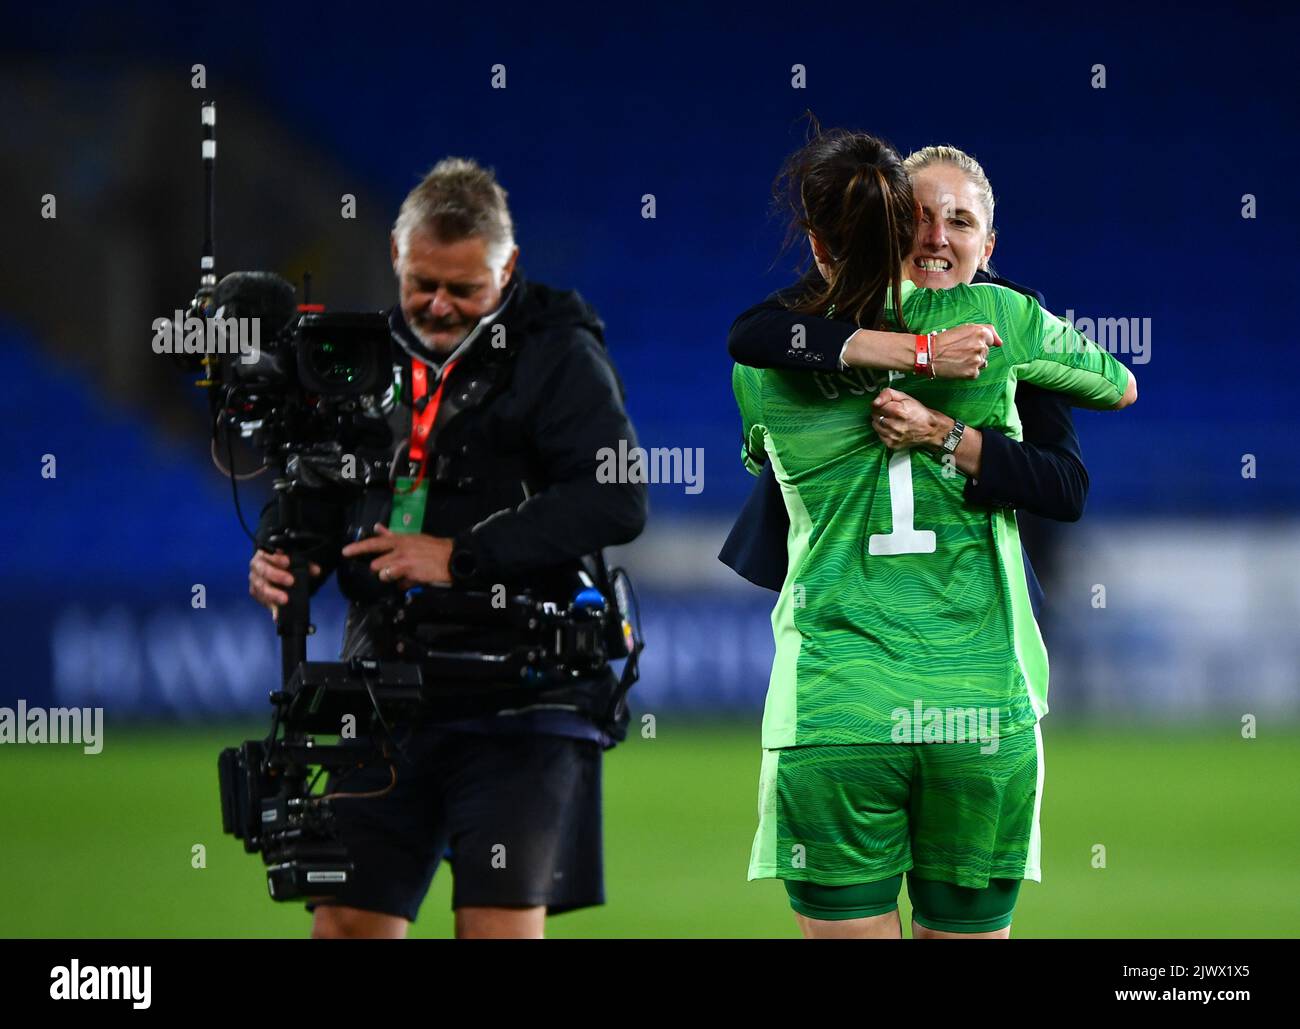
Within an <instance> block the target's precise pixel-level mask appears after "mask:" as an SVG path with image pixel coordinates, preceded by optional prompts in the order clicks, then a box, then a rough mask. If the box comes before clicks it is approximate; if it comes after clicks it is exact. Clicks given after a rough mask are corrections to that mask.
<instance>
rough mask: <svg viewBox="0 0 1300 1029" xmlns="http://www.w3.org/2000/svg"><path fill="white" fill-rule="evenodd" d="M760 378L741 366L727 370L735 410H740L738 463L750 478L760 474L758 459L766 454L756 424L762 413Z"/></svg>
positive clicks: (751, 370)
mask: <svg viewBox="0 0 1300 1029" xmlns="http://www.w3.org/2000/svg"><path fill="white" fill-rule="evenodd" d="M761 376H762V372H760V371H758V370H757V369H754V368H747V367H745V366H744V365H739V364H738V365H736V366H735V367H734V368H732V370H731V389H732V392H733V393H735V395H736V406H737V407H738V408H740V425H741V444H740V461H741V464H743V465H744V466H745V470H746V471H747V472H749V474H750V475H758V474H759V473H761V472H762V470H763V461H762V460H760V455H765V454H766V451H767V447H766V445H765V442H764V437H763V427H762V426H761V425H760V424H758V422H759V421H760V414H761V411H762V403H761V401H762V389H763V384H762V379H761Z"/></svg>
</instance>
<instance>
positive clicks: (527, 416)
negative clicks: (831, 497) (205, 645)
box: [249, 158, 646, 938]
mask: <svg viewBox="0 0 1300 1029" xmlns="http://www.w3.org/2000/svg"><path fill="white" fill-rule="evenodd" d="M391 243H392V261H393V270H394V272H395V273H396V276H397V281H398V286H399V290H400V304H399V306H398V307H397V308H396V309H394V310H393V311H392V312H391V314H390V326H391V328H392V330H393V331H392V335H393V364H394V378H395V385H394V389H393V391H392V393H391V394H389V395H387V396H386V397H385V398H384V418H385V419H386V421H387V422H388V425H389V426H390V427H391V440H390V441H389V442H390V443H391V445H390V446H388V447H387V448H383V447H379V448H377V450H378V451H379V453H380V454H382V455H384V456H385V457H386V458H387V459H388V460H389V461H390V462H391V464H392V468H393V475H392V476H391V477H390V478H391V480H392V481H390V482H388V483H387V485H385V486H383V487H382V488H379V489H370V490H367V492H366V493H365V495H364V496H363V498H362V499H361V500H360V501H353V502H351V503H349V504H347V505H346V506H342V505H340V506H339V507H337V508H336V507H335V506H334V505H331V504H330V503H328V502H326V501H325V500H320V501H319V502H316V503H313V502H312V501H307V502H305V503H304V508H305V509H307V510H305V511H304V514H305V516H307V517H308V518H309V519H310V520H311V521H312V522H313V526H312V527H313V528H316V529H318V530H323V531H324V532H325V534H326V535H327V536H328V537H329V538H330V539H331V543H330V545H329V546H328V547H322V548H319V549H318V550H317V551H316V552H314V553H312V554H311V555H309V556H310V557H311V564H310V565H309V567H310V571H311V574H312V579H313V582H312V588H313V590H314V589H315V588H317V587H319V585H320V582H321V581H323V579H324V578H325V577H326V576H328V575H329V573H330V572H331V571H337V573H338V579H339V584H340V588H341V590H342V591H343V593H344V595H345V596H347V597H348V599H349V601H350V602H351V604H350V607H349V612H348V624H347V629H346V632H345V639H344V643H343V657H344V658H345V659H346V658H349V657H353V656H377V657H381V658H384V659H387V660H394V659H396V660H401V657H400V655H397V654H394V653H392V652H391V648H390V647H389V646H388V645H387V644H386V643H385V642H384V641H385V632H384V630H385V628H386V626H385V624H384V622H385V618H386V615H387V614H388V613H390V612H391V610H392V609H391V607H386V606H385V604H384V601H385V598H388V599H389V600H391V599H392V598H394V597H400V595H401V593H402V592H403V591H405V590H407V589H410V588H412V587H416V586H423V587H426V588H440V587H441V588H446V587H448V586H450V587H451V588H452V589H475V590H480V591H485V590H493V589H496V590H498V591H500V589H501V587H505V590H506V591H507V592H508V593H509V594H510V595H514V594H515V593H516V592H518V591H519V590H522V589H527V590H529V591H530V592H531V593H532V594H533V595H534V596H537V597H539V598H541V599H553V600H555V601H556V602H557V604H560V605H561V606H563V605H566V604H567V603H568V601H569V600H571V599H572V597H573V593H574V582H575V581H576V573H577V570H578V569H579V568H580V567H581V565H580V559H581V558H582V557H583V556H584V555H592V554H595V553H597V552H599V551H600V549H601V548H602V547H607V546H611V545H615V544H621V543H628V542H630V541H631V540H633V539H635V538H636V537H637V536H638V535H639V534H640V532H641V529H642V527H643V526H644V523H645V518H646V490H645V486H644V485H639V484H618V483H598V482H597V478H596V468H597V464H598V457H597V455H598V452H599V451H600V450H601V449H602V448H603V447H612V448H615V449H617V447H618V441H619V440H620V439H623V440H627V441H628V446H633V445H635V435H634V432H633V429H632V426H631V424H630V423H629V421H628V418H627V414H626V413H625V411H624V409H623V390H622V385H621V383H620V381H619V378H618V375H617V373H616V372H615V370H614V368H613V366H612V364H611V362H610V360H609V357H608V356H607V354H606V353H605V347H604V341H603V326H602V324H601V322H600V319H599V318H598V317H597V315H596V313H595V312H594V311H593V310H592V309H591V308H590V307H589V306H587V304H586V303H585V302H584V301H583V300H582V299H581V298H580V297H579V296H578V294H577V293H575V292H560V291H557V290H553V289H550V288H548V287H546V286H542V285H539V284H537V283H533V282H529V281H527V280H526V279H525V278H524V277H523V275H522V274H521V273H520V272H518V271H517V270H516V260H517V258H518V255H519V248H518V247H517V246H516V245H515V242H514V232H513V226H512V222H511V217H510V212H509V209H508V207H507V205H506V193H505V191H504V190H503V189H502V188H501V187H500V185H498V184H497V182H496V180H495V178H494V176H493V174H492V173H491V172H490V171H488V170H485V169H483V168H481V167H479V166H478V165H477V164H475V163H474V162H472V161H467V160H462V159H459V158H448V159H446V160H443V161H441V162H439V163H438V164H437V165H436V166H435V167H434V168H433V170H432V171H430V172H429V174H428V175H427V176H426V177H425V179H424V180H423V181H422V182H421V183H420V184H419V185H418V186H417V187H416V188H415V189H414V190H412V191H411V193H410V194H409V195H408V196H407V198H406V200H405V201H404V202H403V204H402V207H401V211H400V213H399V215H398V217H397V221H396V223H395V225H394V227H393V232H392V240H391ZM413 396H414V397H415V398H416V399H415V403H414V404H413V402H412V398H413ZM413 420H414V421H413ZM413 426H414V427H413ZM422 426H423V428H422ZM413 432H414V434H415V438H416V439H417V441H418V440H419V439H423V440H424V446H423V451H424V453H423V455H422V456H421V454H420V452H419V451H420V448H419V447H416V448H411V447H410V442H409V441H410V439H411V438H412V433H413ZM273 521H274V507H273V506H268V508H267V511H266V512H264V515H263V522H262V526H261V528H260V530H259V534H258V542H259V549H258V551H257V552H256V553H255V554H254V555H253V559H252V562H251V563H250V566H249V592H250V593H251V594H252V596H253V597H254V598H255V599H256V600H257V601H258V602H259V603H261V604H263V605H265V606H266V607H268V608H270V610H271V612H272V615H273V617H274V616H275V615H276V613H277V609H278V607H279V606H280V605H284V604H287V603H288V595H287V594H286V592H285V587H287V586H290V585H291V584H292V582H293V579H292V577H291V575H290V573H289V571H288V568H289V558H288V557H287V556H286V555H285V554H283V553H282V552H276V553H272V552H270V551H269V550H268V549H266V545H267V540H268V538H269V536H270V534H271V532H272V531H273V530H274V528H275V526H274V524H273ZM610 599H611V600H612V598H610ZM421 629H422V630H427V632H428V633H430V634H431V636H430V638H431V639H433V640H435V641H436V645H437V646H438V647H439V648H441V649H456V648H459V649H461V650H473V649H489V648H488V647H486V646H484V645H483V644H484V642H485V641H484V639H483V632H482V630H479V632H478V633H477V635H476V634H474V633H473V632H469V631H468V630H464V629H460V630H456V629H454V628H449V627H440V626H437V625H430V626H422V627H421ZM498 635H500V634H498ZM498 642H500V641H499V640H498ZM453 685H454V684H453ZM616 688H617V683H616V682H615V679H614V676H613V673H612V672H611V671H610V670H609V667H608V665H606V666H605V669H604V673H603V674H601V675H596V676H593V677H591V678H590V679H586V680H582V681H580V682H578V683H577V684H576V685H569V686H565V687H563V688H562V689H560V690H558V691H556V690H552V691H549V692H547V691H539V690H538V689H537V688H533V689H532V690H531V691H528V690H524V689H521V688H519V687H518V685H517V684H516V685H515V687H514V688H513V689H495V688H493V687H490V686H485V687H483V689H482V692H481V700H479V701H476V702H475V705H476V706H472V707H464V706H462V707H460V708H456V709H454V716H452V717H449V716H447V715H445V714H444V716H443V717H441V718H438V719H434V720H432V721H431V722H430V723H429V724H424V723H421V724H420V725H414V726H412V725H407V726H394V727H393V728H394V735H395V736H396V738H397V740H398V742H400V743H401V744H402V751H403V752H404V753H403V754H402V755H393V756H392V759H393V766H392V768H391V769H390V767H389V766H388V765H386V764H384V763H383V762H380V763H379V764H377V765H374V766H371V767H368V768H365V769H362V770H361V771H359V772H352V773H349V774H347V775H345V776H338V777H333V776H332V777H331V779H330V784H329V786H328V787H327V791H328V792H334V789H335V785H336V778H337V785H338V786H339V788H340V789H341V790H343V791H345V792H346V793H348V794H353V795H355V794H360V793H372V792H373V793H377V794H380V795H379V796H372V797H367V798H349V799H338V800H335V801H334V802H333V804H334V810H335V812H336V817H337V824H338V827H339V831H340V838H341V839H342V841H343V842H344V843H345V844H346V846H347V848H348V852H349V856H350V857H351V859H352V861H353V862H354V864H355V874H354V876H353V878H352V881H351V882H350V883H349V885H348V886H347V888H346V891H345V892H344V893H343V894H342V895H340V896H338V897H337V898H329V899H325V898H321V899H319V900H317V901H315V902H313V903H309V904H308V909H309V910H312V911H313V912H314V922H313V926H312V935H313V937H317V938H331V937H390V938H401V937H404V936H405V935H406V932H407V930H408V928H409V926H410V923H411V922H412V921H414V919H415V917H416V913H417V911H418V909H419V906H420V903H421V902H422V900H423V899H424V896H425V894H426V893H427V891H428V888H429V884H430V882H431V881H432V878H433V874H434V872H435V870H436V868H437V866H438V863H439V860H440V859H441V857H442V856H443V855H444V853H445V852H447V850H448V848H450V852H451V863H452V867H453V873H454V895H453V900H452V906H453V908H454V909H455V912H456V935H457V936H458V937H462V938H470V937H541V936H542V935H543V925H544V918H545V915H546V914H547V913H548V911H549V912H551V913H557V912H560V911H566V910H572V909H574V908H579V907H584V906H588V905H593V904H601V903H603V902H604V877H603V859H602V850H601V845H602V844H601V788H600V783H601V756H602V751H603V750H604V749H606V748H608V747H610V746H613V744H614V742H615V741H616V740H618V739H622V738H623V735H624V732H625V730H626V724H627V710H626V707H625V706H624V705H622V704H620V705H618V709H617V716H616V717H615V718H613V719H609V718H604V719H602V718H601V717H599V716H598V715H597V714H596V712H599V711H602V710H607V709H608V706H609V704H610V701H611V698H613V697H614V696H615V690H616ZM448 710H453V709H448ZM407 757H409V761H408V760H406V758H407ZM393 772H395V775H396V782H395V784H393V785H392V786H391V789H390V788H389V787H390V783H391V779H392V775H393Z"/></svg>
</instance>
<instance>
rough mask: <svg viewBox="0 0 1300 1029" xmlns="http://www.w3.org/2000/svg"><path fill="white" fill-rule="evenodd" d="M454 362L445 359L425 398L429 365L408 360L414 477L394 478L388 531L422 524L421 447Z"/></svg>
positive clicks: (426, 492) (426, 457)
mask: <svg viewBox="0 0 1300 1029" xmlns="http://www.w3.org/2000/svg"><path fill="white" fill-rule="evenodd" d="M459 360H460V359H459V358H457V359H456V361H459ZM456 361H449V362H447V364H446V365H445V366H444V367H443V369H442V374H441V375H440V376H439V377H438V385H437V387H435V389H434V391H433V395H432V396H428V397H427V399H426V396H427V394H428V392H429V368H428V366H427V365H426V364H425V363H424V362H423V361H417V360H415V358H412V359H411V442H410V445H409V448H408V453H409V461H410V465H411V468H412V470H413V471H414V472H415V477H414V478H412V477H411V476H409V475H403V476H399V477H398V479H397V484H396V486H395V487H394V489H393V513H392V515H391V516H390V517H389V521H388V528H389V529H390V530H391V531H392V532H419V531H420V529H421V528H423V526H424V505H425V502H426V501H427V500H428V496H429V484H428V483H427V482H426V481H425V479H424V470H425V467H426V466H427V465H428V462H429V455H428V452H427V450H426V449H425V448H426V447H427V446H428V443H429V433H430V432H432V431H433V425H434V422H436V421H437V419H438V408H439V407H441V406H442V391H443V389H444V388H445V387H446V385H447V380H448V379H449V378H451V371H452V369H453V368H455V367H456Z"/></svg>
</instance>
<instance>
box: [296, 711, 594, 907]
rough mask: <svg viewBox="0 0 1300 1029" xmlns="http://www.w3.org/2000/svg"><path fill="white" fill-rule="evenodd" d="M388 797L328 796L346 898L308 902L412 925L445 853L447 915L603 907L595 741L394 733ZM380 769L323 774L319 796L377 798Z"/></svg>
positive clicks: (435, 730)
mask: <svg viewBox="0 0 1300 1029" xmlns="http://www.w3.org/2000/svg"><path fill="white" fill-rule="evenodd" d="M396 738H397V740H398V741H399V742H400V743H401V744H402V746H403V747H404V748H405V750H406V753H407V754H408V755H409V757H410V762H409V763H408V762H406V761H404V760H403V759H402V758H401V757H400V756H399V757H397V758H396V761H395V763H396V766H397V784H396V786H394V788H393V790H392V791H391V792H390V793H388V794H387V795H386V796H383V797H378V798H370V799H336V800H335V801H334V802H333V805H334V811H335V813H336V824H337V827H338V833H339V838H340V839H341V840H342V841H343V842H344V844H345V845H346V846H347V848H348V855H349V857H350V858H351V860H352V863H353V865H354V868H355V871H354V874H353V877H352V881H351V882H350V883H349V884H348V885H347V886H346V887H345V889H344V891H343V892H342V893H340V894H338V895H336V896H334V897H331V898H329V899H328V900H326V899H321V900H319V901H316V902H309V903H308V904H307V910H308V911H311V910H313V909H314V908H315V907H316V904H317V903H319V904H341V905H345V906H347V907H354V908H360V909H362V910H365V911H377V912H381V913H383V914H389V915H397V916H399V917H401V918H405V919H407V920H408V921H412V922H413V921H415V916H416V913H417V912H418V911H419V909H420V904H421V902H422V901H423V900H424V896H425V894H426V893H427V892H428V890H429V884H430V883H431V882H432V881H433V874H434V872H435V871H436V870H437V868H438V863H439V862H440V861H441V860H442V858H443V857H444V856H445V857H447V858H448V860H449V861H450V862H451V866H452V882H453V892H452V902H451V903H452V907H453V908H460V907H480V906H481V907H536V906H537V905H544V906H545V907H546V908H547V910H548V913H550V914H559V913H560V912H563V911H571V910H573V909H575V908H581V907H587V906H589V905H592V904H603V903H604V902H605V878H604V859H603V854H602V847H601V795H600V794H601V788H600V784H601V755H602V749H601V746H600V744H598V743H595V742H592V741H588V740H580V739H572V738H569V737H564V736H544V735H487V734H479V733H472V732H461V731H455V730H451V729H446V728H440V727H437V726H427V727H424V728H419V729H414V730H411V729H407V730H403V731H399V732H397V733H396ZM390 778H391V773H390V771H389V767H388V765H386V764H376V765H372V766H370V767H367V768H364V769H361V770H358V771H354V772H350V773H349V774H347V775H346V776H343V777H338V778H336V777H334V776H331V777H330V781H329V785H328V786H327V791H328V792H333V791H334V790H335V789H339V790H343V791H345V792H348V793H356V792H368V791H370V790H379V789H382V788H383V787H384V786H386V785H387V784H388V782H389V781H390Z"/></svg>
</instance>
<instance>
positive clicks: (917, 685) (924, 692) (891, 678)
mask: <svg viewBox="0 0 1300 1029" xmlns="http://www.w3.org/2000/svg"><path fill="white" fill-rule="evenodd" d="M902 301H903V317H904V319H905V321H906V323H907V329H908V331H911V332H922V333H923V332H939V331H942V330H944V329H948V328H953V327H955V326H958V325H963V324H967V323H990V324H992V325H993V326H995V327H996V328H997V330H998V334H999V335H1000V336H1001V337H1002V340H1003V344H1004V345H1003V346H1001V347H994V348H992V349H991V350H990V352H989V363H988V367H987V368H985V369H984V370H983V371H982V372H981V373H980V376H979V378H978V379H974V380H967V379H929V378H923V377H918V376H915V375H912V374H904V373H901V372H875V373H873V372H872V371H870V370H868V369H851V370H850V371H847V372H842V373H839V374H833V373H824V372H796V371H783V370H774V369H766V370H759V369H755V368H748V367H744V366H741V365H737V366H736V368H735V370H734V371H733V373H732V385H733V388H734V390H735V394H736V400H737V403H738V404H739V405H740V412H741V417H742V420H743V423H744V438H745V446H744V448H743V450H742V457H743V459H744V461H745V463H746V465H747V467H748V468H749V469H750V471H752V472H754V473H755V474H757V471H758V461H757V460H756V458H757V457H758V456H759V455H762V454H763V453H766V455H767V459H768V460H770V461H771V462H772V466H773V470H774V471H775V473H776V478H777V481H778V482H779V483H780V486H781V492H782V494H783V495H784V497H785V504H786V509H787V510H788V511H789V514H790V536H789V541H788V547H789V564H788V568H789V571H788V572H787V575H786V579H785V583H784V585H783V586H782V589H781V592H780V595H779V597H778V600H777V603H776V607H775V608H774V609H773V612H772V629H773V632H774V635H775V637H776V658H775V661H774V662H773V665H772V675H771V680H770V682H769V685H768V693H767V702H766V706H765V709H764V714H763V746H764V747H765V748H777V747H790V746H797V745H802V744H839V743H885V742H890V741H891V740H892V741H894V742H928V741H932V740H934V741H937V740H940V739H946V738H947V737H945V736H942V735H935V734H934V731H935V729H934V727H935V725H936V713H937V718H938V722H939V724H940V725H941V726H942V725H943V724H946V725H947V726H948V727H949V728H951V727H952V726H953V725H954V724H957V725H960V724H961V720H962V718H963V717H965V718H967V719H969V718H971V717H976V716H978V717H979V718H980V719H981V721H980V724H981V725H988V724H992V725H994V726H995V727H996V729H997V732H998V734H999V735H1005V734H1008V733H1011V732H1014V731H1016V730H1018V729H1023V728H1026V727H1028V726H1032V725H1033V724H1034V722H1035V721H1037V719H1039V718H1041V717H1042V716H1043V715H1044V714H1046V712H1047V651H1046V649H1045V648H1044V646H1043V640H1042V636H1041V635H1040V634H1039V631H1038V625H1037V623H1036V622H1035V621H1034V617H1033V613H1032V611H1031V609H1030V605H1029V593H1028V589H1027V587H1026V585H1025V571H1024V562H1023V559H1022V557H1021V550H1020V537H1019V533H1018V530H1017V528H1016V519H1015V513H1014V512H1012V511H1009V510H1005V509H996V508H986V507H977V506H973V505H971V504H968V503H966V502H965V500H964V499H963V496H962V488H963V484H964V479H963V477H962V475H961V473H960V472H959V471H958V470H957V467H956V464H955V462H954V459H953V458H951V457H945V458H940V457H937V456H934V455H931V454H930V453H929V452H927V451H924V450H902V451H896V452H891V451H889V450H887V449H886V448H885V446H884V445H883V444H882V443H881V442H880V439H879V437H877V435H876V433H875V431H874V429H873V426H872V421H871V402H872V400H873V399H874V398H875V395H876V393H877V391H878V390H880V389H881V388H883V387H885V386H888V385H893V386H894V387H896V388H897V389H900V390H902V391H903V392H905V393H908V394H910V395H911V396H913V397H915V398H916V399H917V400H919V401H920V402H921V403H922V404H925V405H926V406H927V407H931V408H935V409H938V410H941V411H943V412H944V413H945V414H947V415H949V416H951V417H953V418H956V419H960V420H961V421H963V422H965V423H966V424H967V425H972V426H978V427H989V428H994V429H998V430H1000V431H1002V432H1005V433H1006V434H1007V435H1009V436H1010V437H1011V438H1013V439H1020V438H1021V432H1020V420H1019V417H1018V415H1017V413H1016V407H1015V403H1014V401H1015V391H1016V383H1017V382H1018V381H1020V380H1022V379H1023V380H1025V381H1026V382H1032V383H1034V384H1035V385H1037V386H1041V387H1043V388H1045V389H1050V390H1056V391H1059V392H1061V393H1065V394H1067V395H1069V396H1070V397H1072V398H1073V399H1074V401H1075V402H1076V404H1078V405H1080V406H1084V407H1097V408H1109V407H1113V406H1114V405H1115V404H1117V403H1118V402H1119V400H1120V398H1121V397H1122V396H1123V395H1124V391H1125V388H1126V387H1127V385H1128V372H1127V370H1126V369H1125V368H1124V367H1123V365H1121V364H1120V363H1119V362H1118V361H1116V360H1115V359H1114V358H1113V357H1111V356H1110V355H1109V354H1107V353H1106V352H1105V351H1103V350H1102V349H1101V348H1099V347H1098V346H1097V345H1096V344H1095V343H1093V342H1092V341H1090V340H1088V339H1086V338H1085V337H1083V336H1082V335H1080V334H1079V333H1078V332H1076V331H1075V330H1074V328H1073V327H1072V326H1070V325H1069V324H1068V323H1067V322H1064V321H1062V320H1061V319H1059V318H1057V317H1055V316H1054V315H1052V314H1049V313H1047V312H1045V311H1044V310H1043V309H1042V308H1041V307H1040V306H1039V305H1038V304H1037V303H1036V302H1035V301H1034V300H1033V299H1032V298H1030V297H1027V296H1025V295H1023V294H1021V293H1017V292H1015V291H1014V290H1010V289H1006V288H1004V287H1002V286H994V285H988V284H983V283H981V284H978V285H974V286H957V287H955V288H953V289H947V290H931V289H918V288H917V287H916V286H915V284H914V283H912V282H910V281H905V282H904V283H903V289H902ZM888 306H889V305H887V309H888ZM954 713H956V715H954ZM918 721H920V722H922V723H924V725H925V727H926V729H925V732H926V735H925V736H922V735H921V734H920V732H919V731H918Z"/></svg>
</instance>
